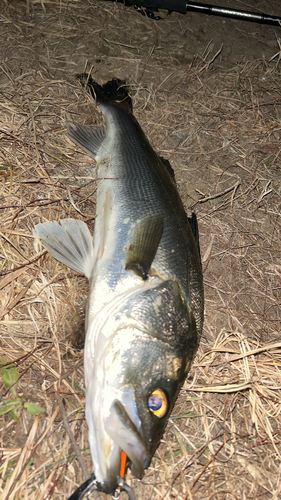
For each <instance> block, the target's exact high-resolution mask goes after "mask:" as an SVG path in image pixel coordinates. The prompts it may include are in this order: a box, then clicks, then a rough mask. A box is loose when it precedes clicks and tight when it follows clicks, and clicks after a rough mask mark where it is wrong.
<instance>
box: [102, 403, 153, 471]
mask: <svg viewBox="0 0 281 500" xmlns="http://www.w3.org/2000/svg"><path fill="white" fill-rule="evenodd" d="M105 430H106V432H107V433H108V435H109V436H110V438H111V439H112V440H113V442H114V445H115V447H116V446H117V447H118V448H119V460H118V462H119V463H118V465H119V464H120V458H121V451H124V452H125V453H126V455H127V457H128V459H129V467H130V469H131V471H132V473H133V475H134V476H135V477H137V478H139V479H141V478H142V477H143V474H144V469H147V467H148V466H149V464H150V457H149V453H148V451H147V449H146V446H145V444H144V442H143V439H142V437H141V435H140V432H139V431H138V429H137V426H136V425H135V424H134V422H133V421H132V420H131V418H130V417H129V415H128V413H127V411H126V409H125V407H124V406H123V404H122V403H121V402H120V401H119V400H117V399H115V400H114V401H113V403H112V405H111V407H110V414H109V416H108V417H107V419H106V421H105ZM119 470H120V465H119ZM115 477H116V476H115Z"/></svg>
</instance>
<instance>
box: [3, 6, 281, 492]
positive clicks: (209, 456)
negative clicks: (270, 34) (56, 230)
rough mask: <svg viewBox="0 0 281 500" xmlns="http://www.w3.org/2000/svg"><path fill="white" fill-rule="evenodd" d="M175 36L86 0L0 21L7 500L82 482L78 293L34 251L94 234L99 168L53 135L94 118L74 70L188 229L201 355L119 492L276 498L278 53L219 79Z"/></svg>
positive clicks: (230, 68) (168, 28) (175, 20)
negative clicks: (165, 181)
mask: <svg viewBox="0 0 281 500" xmlns="http://www.w3.org/2000/svg"><path fill="white" fill-rule="evenodd" d="M182 23H183V18H182V17H181V16H180V15H173V17H171V18H167V19H166V20H165V21H163V22H162V23H159V24H155V23H153V22H152V21H151V20H149V19H146V18H143V17H141V16H140V15H139V14H137V13H136V12H134V10H133V9H125V8H124V7H123V6H120V5H112V4H111V3H105V2H104V3H103V2H94V1H92V2H90V1H86V0H85V1H81V2H78V1H77V2H75V1H73V2H63V1H57V2H56V1H54V2H49V1H45V0H41V1H40V2H39V1H38V2H37V1H35V0H34V1H31V0H29V1H26V2H14V3H13V2H8V1H6V2H4V4H3V6H2V10H1V24H2V31H1V33H0V38H1V74H0V107H1V117H0V155H1V164H0V175H1V186H0V232H1V247H0V254H1V281H0V296H1V312H0V330H1V340H0V356H1V365H2V368H1V405H2V406H1V407H0V408H2V409H3V408H4V409H5V411H6V413H3V411H2V413H3V415H1V416H0V429H1V434H0V436H1V442H0V474H1V476H0V491H1V499H3V500H7V499H11V500H14V499H15V500H19V499H24V500H35V499H36V500H43V499H44V500H45V499H54V500H57V499H67V498H68V496H69V495H70V494H71V492H72V491H73V490H74V489H75V487H77V486H78V485H79V484H80V483H81V482H82V481H83V480H84V479H85V476H86V474H87V470H88V471H89V472H90V471H91V470H92V464H91V458H90V452H89V445H88V440H87V426H86V423H85V415H84V405H85V396H84V380H83V360H82V357H83V354H82V351H81V349H80V348H79V347H80V346H79V341H78V340H77V339H79V334H80V333H81V325H82V323H83V317H82V313H81V307H82V306H83V302H84V300H85V298H86V296H87V282H86V280H85V279H84V278H83V277H81V276H79V275H78V274H77V273H75V272H72V271H70V270H69V269H67V268H65V267H64V266H62V265H60V264H59V263H58V262H56V261H55V260H54V259H52V258H51V257H50V256H49V255H48V254H47V253H46V252H45V251H44V250H43V249H41V248H37V247H36V246H35V245H34V240H33V237H32V229H33V227H34V225H35V224H36V223H38V222H44V221H47V220H59V219H60V218H66V217H74V218H79V219H81V220H83V221H85V222H86V223H87V224H88V225H89V228H90V230H91V231H92V228H93V225H94V217H95V191H96V180H95V165H94V163H93V161H92V160H91V159H90V158H89V157H88V156H86V155H84V154H82V153H81V152H79V151H78V150H77V149H76V148H75V147H74V146H73V145H72V144H70V143H69V141H68V140H67V139H66V137H65V125H64V120H65V119H67V118H68V119H73V120H76V121H78V122H80V123H85V124H92V125H93V126H94V125H95V124H97V123H100V121H101V117H100V114H99V112H98V110H97V109H96V106H95V104H94V102H93V101H91V100H90V99H89V97H88V96H87V95H86V94H85V93H84V91H83V90H82V89H81V88H80V87H79V86H78V84H77V82H76V80H75V74H76V73H77V72H81V71H83V70H84V69H86V70H92V75H93V77H94V78H96V79H97V80H98V81H100V82H101V83H103V82H104V81H106V80H107V79H109V78H112V77H113V76H116V77H119V78H122V79H124V78H125V79H127V81H128V83H129V84H130V88H131V94H132V97H133V102H134V110H135V114H136V116H137V118H138V120H139V121H140V123H141V125H142V127H143V129H144V130H145V132H146V134H147V136H148V137H149V139H150V140H151V142H152V144H153V147H154V148H155V149H156V150H157V151H158V152H159V154H161V155H162V156H164V157H166V158H168V159H169V160H170V162H171V164H172V166H173V168H174V170H175V175H176V180H177V183H178V186H179V190H180V193H181V196H182V199H183V200H184V202H185V205H186V209H187V211H189V212H191V211H192V210H193V211H195V212H196V213H197V217H198V221H199V227H200V242H201V254H202V261H203V270H204V283H205V303H206V307H205V324H204V332H203V337H202V341H201V344H200V348H199V351H198V354H197V356H196V359H195V361H194V364H193V367H192V370H191V372H190V375H189V377H188V379H187V381H186V383H185V386H184V388H183V390H182V391H181V393H180V396H179V398H178V401H177V404H176V406H175V409H174V412H173V414H172V418H171V419H170V422H169V424H168V427H167V430H166V432H165V434H164V437H163V440H162V443H161V445H160V447H159V449H158V450H157V452H156V454H155V457H154V459H153V461H152V465H151V467H150V468H149V469H148V471H147V472H146V475H145V477H144V479H143V480H142V481H141V482H138V481H136V480H134V479H133V478H132V477H131V476H130V474H128V482H129V483H130V484H132V486H133V488H134V489H135V492H136V496H137V498H139V499H141V498H143V499H150V498H151V499H156V500H164V499H166V500H168V499H173V498H178V499H179V500H185V499H187V498H188V499H193V500H197V499H198V500H199V499H200V500H203V499H209V500H211V499H212V500H222V499H225V500H233V499H237V500H240V499H241V500H242V499H243V500H244V499H258V498H260V499H275V500H277V499H278V498H280V496H281V483H280V477H281V476H280V474H281V471H280V454H281V447H280V440H281V423H280V410H281V405H280V399H281V349H280V348H281V339H280V290H281V260H280V245H281V243H280V229H281V224H280V199H281V198H280V194H281V193H280V167H281V161H280V155H281V141H280V137H281V114H280V110H281V89H280V65H279V61H280V54H281V53H280V40H279V39H278V35H277V36H276V47H274V48H273V47H272V48H273V50H272V52H271V55H270V56H267V57H264V58H262V57H260V58H257V57H252V58H251V61H247V60H243V61H240V62H239V63H237V64H232V65H231V64H229V61H228V64H224V62H225V60H224V58H223V54H224V47H220V46H218V47H217V49H214V48H213V43H212V41H211V40H208V42H210V43H206V44H205V49H204V50H201V51H200V50H199V49H198V48H197V47H195V46H194V48H192V50H191V49H190V48H189V55H188V57H187V55H186V48H185V47H184V40H185V39H184V36H185V34H184V33H182V32H180V31H179V26H181V25H182ZM217 26H219V25H218V24H217ZM169 44H170V47H171V46H172V50H168V45H169ZM11 363H12V364H11ZM4 382H6V383H4ZM8 404H9V405H10V406H8ZM40 409H43V410H45V411H41V410H40ZM36 413H38V414H37V415H36ZM14 417H17V419H16V418H14ZM73 441H74V443H73ZM75 445H76V446H75ZM104 497H105V496H104V495H103V494H97V493H94V494H93V495H92V498H104ZM123 497H124V498H126V495H125V494H122V498H123Z"/></svg>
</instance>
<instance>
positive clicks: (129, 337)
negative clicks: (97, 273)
mask: <svg viewBox="0 0 281 500" xmlns="http://www.w3.org/2000/svg"><path fill="white" fill-rule="evenodd" d="M113 316H114V317H111V318H108V319H107V320H106V321H105V323H104V327H103V328H102V331H100V332H99V335H98V337H97V339H98V340H97V342H96V344H95V352H94V358H95V359H94V363H92V369H91V370H89V366H90V363H89V359H87V354H86V357H85V369H86V385H87V395H86V416H87V422H88V426H89V441H90V447H91V453H92V458H93V462H94V469H95V475H96V477H97V480H98V481H99V482H100V483H101V484H102V485H103V489H104V491H107V492H109V493H112V492H113V491H115V489H116V487H117V486H118V478H119V475H120V461H121V452H122V451H124V452H125V453H126V455H127V457H128V461H129V462H128V465H129V467H130V469H131V471H132V473H133V474H134V476H136V477H138V478H141V477H142V476H143V474H144V470H145V469H146V468H147V467H148V466H149V465H150V462H151V459H152V457H153V454H154V452H155V450H156V448H157V447H158V445H159V443H160V440H161V438H162V435H163V432H164V430H165V427H166V425H167V422H168V418H169V416H170V414H171V411H172V409H173V406H174V403H175V400H176V398H177V395H178V393H179V391H180V388H181V386H182V384H183V382H184V380H185V377H186V375H187V372H188V370H189V367H190V365H191V361H192V358H193V356H194V353H195V351H196V349H197V345H198V336H197V330H196V323H195V320H194V316H193V314H192V312H191V311H190V309H189V307H188V306H187V304H186V301H185V300H184V299H183V297H182V293H181V290H180V287H179V285H178V283H177V282H175V281H172V280H168V281H164V282H161V283H160V284H158V285H157V286H154V287H152V288H150V289H147V290H144V291H142V292H139V293H137V294H135V295H133V296H132V297H128V300H127V301H126V302H125V303H124V304H123V305H122V307H121V308H120V309H119V310H118V312H117V313H115V315H113ZM87 335H88V333H87ZM88 338H89V337H88ZM86 348H87V343H86Z"/></svg>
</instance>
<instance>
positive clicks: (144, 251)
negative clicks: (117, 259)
mask: <svg viewBox="0 0 281 500" xmlns="http://www.w3.org/2000/svg"><path fill="white" fill-rule="evenodd" d="M163 229H164V220H163V217H161V215H151V216H150V217H146V218H145V219H143V220H141V221H140V222H139V223H137V224H136V226H135V227H134V228H133V230H132V233H131V235H130V239H129V244H128V246H127V247H126V253H127V255H126V269H130V270H132V271H133V272H134V273H135V274H137V275H138V276H140V277H141V278H142V279H143V280H145V279H147V277H148V273H149V270H150V267H151V264H152V262H153V260H154V257H155V255H156V252H157V249H158V246H159V243H160V240H161V238H162V234H163Z"/></svg>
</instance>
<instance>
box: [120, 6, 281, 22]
mask: <svg viewBox="0 0 281 500" xmlns="http://www.w3.org/2000/svg"><path fill="white" fill-rule="evenodd" d="M111 1H117V2H121V3H123V4H124V5H134V6H135V7H136V9H137V10H138V11H139V12H141V13H142V14H144V15H146V16H148V17H150V18H151V19H154V20H156V21H158V20H160V19H162V18H161V17H160V16H155V15H154V12H166V13H169V14H170V13H171V12H180V13H181V14H186V13H187V12H198V13H199V14H209V15H213V16H221V17H229V18H231V19H240V20H242V21H250V22H254V23H261V24H271V25H274V26H281V17H278V16H270V15H268V14H259V13H258V12H248V11H245V10H238V9H229V8H227V7H219V6H216V5H209V4H206V3H198V2H189V1H186V0H111Z"/></svg>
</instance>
